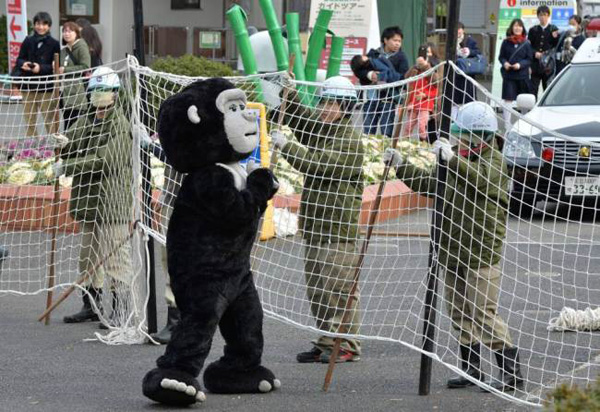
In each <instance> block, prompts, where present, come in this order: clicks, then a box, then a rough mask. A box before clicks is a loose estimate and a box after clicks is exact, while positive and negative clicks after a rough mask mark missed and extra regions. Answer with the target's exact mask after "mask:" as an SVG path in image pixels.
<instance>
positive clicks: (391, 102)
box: [363, 26, 409, 137]
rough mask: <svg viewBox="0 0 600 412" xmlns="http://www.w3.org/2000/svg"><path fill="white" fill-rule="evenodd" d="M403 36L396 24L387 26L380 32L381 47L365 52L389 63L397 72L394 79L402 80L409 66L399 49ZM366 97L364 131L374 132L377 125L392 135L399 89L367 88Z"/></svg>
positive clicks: (384, 132)
mask: <svg viewBox="0 0 600 412" xmlns="http://www.w3.org/2000/svg"><path fill="white" fill-rule="evenodd" d="M403 38H404V35H403V33H402V30H400V28H399V27H398V26H394V27H388V28H386V29H384V30H383V33H382V34H381V43H382V45H381V47H379V48H378V49H371V50H369V52H368V53H367V57H368V58H369V59H370V60H372V61H375V60H377V59H379V60H383V61H385V60H387V62H389V63H391V66H392V67H393V68H394V70H395V71H396V72H397V74H398V76H393V77H394V78H395V79H396V80H395V81H397V80H402V79H403V78H404V74H405V73H406V72H407V71H408V68H409V65H408V59H407V58H406V55H405V54H404V52H403V51H402V50H401V47H402V39H403ZM387 62H386V63H387ZM368 99H369V100H368V101H367V103H366V104H365V108H364V112H363V115H364V124H363V126H364V132H365V133H366V134H376V133H377V128H378V126H379V127H380V129H381V133H382V134H385V135H386V136H388V137H392V133H393V131H394V117H395V114H396V106H397V105H398V103H400V100H401V96H400V91H399V90H398V88H389V89H382V90H369V92H368Z"/></svg>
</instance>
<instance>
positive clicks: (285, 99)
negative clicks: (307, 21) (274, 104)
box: [269, 53, 296, 170]
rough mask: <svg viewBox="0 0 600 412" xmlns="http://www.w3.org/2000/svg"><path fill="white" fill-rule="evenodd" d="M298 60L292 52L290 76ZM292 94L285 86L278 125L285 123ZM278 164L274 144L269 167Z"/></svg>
mask: <svg viewBox="0 0 600 412" xmlns="http://www.w3.org/2000/svg"><path fill="white" fill-rule="evenodd" d="M295 62H296V55H295V54H294V53H292V54H291V55H290V61H289V67H288V76H290V77H292V73H294V63H295ZM289 94H290V88H289V87H284V89H283V96H282V98H281V105H280V106H279V116H278V117H277V126H278V127H281V126H282V125H283V119H284V118H285V110H286V109H287V104H288V95H289ZM276 166H277V149H275V147H274V146H273V153H271V162H270V164H269V168H270V169H271V170H273V169H275V167H276Z"/></svg>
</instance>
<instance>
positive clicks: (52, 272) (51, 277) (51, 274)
mask: <svg viewBox="0 0 600 412" xmlns="http://www.w3.org/2000/svg"><path fill="white" fill-rule="evenodd" d="M59 67H60V56H59V54H58V53H54V74H55V75H58V71H59ZM59 89H60V82H59V80H58V78H57V80H56V85H55V87H54V89H53V90H52V99H53V100H54V103H55V104H56V106H55V108H54V121H55V122H56V123H55V124H58V125H59V126H60V124H59V122H60V113H59V111H58V99H59ZM60 150H61V149H60V146H58V147H56V149H55V151H54V155H55V162H58V161H59V160H60ZM59 202H60V180H59V177H58V176H56V178H55V180H54V197H53V199H52V212H51V213H52V223H51V224H50V227H51V230H52V241H51V246H50V267H49V268H48V295H47V296H46V310H48V308H49V307H50V306H52V296H53V294H54V290H53V288H54V282H55V278H56V236H57V234H58V204H59ZM44 324H45V325H49V324H50V316H47V317H46V320H45V322H44Z"/></svg>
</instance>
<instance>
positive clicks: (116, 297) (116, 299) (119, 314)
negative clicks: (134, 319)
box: [98, 290, 128, 329]
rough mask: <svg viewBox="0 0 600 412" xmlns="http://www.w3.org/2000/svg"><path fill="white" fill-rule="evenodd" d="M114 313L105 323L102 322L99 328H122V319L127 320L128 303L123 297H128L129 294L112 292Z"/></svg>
mask: <svg viewBox="0 0 600 412" xmlns="http://www.w3.org/2000/svg"><path fill="white" fill-rule="evenodd" d="M111 294H112V312H111V313H110V315H109V316H108V318H107V319H106V323H105V322H100V325H99V326H98V327H99V328H100V329H109V328H110V327H118V326H121V319H120V318H122V319H123V320H124V319H126V318H127V316H128V313H127V312H128V311H127V302H126V301H125V300H124V299H123V297H122V295H124V296H127V294H128V293H127V292H125V291H123V292H119V293H117V292H116V291H114V290H113V291H112V292H111Z"/></svg>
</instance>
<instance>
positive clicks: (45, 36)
mask: <svg viewBox="0 0 600 412" xmlns="http://www.w3.org/2000/svg"><path fill="white" fill-rule="evenodd" d="M50 27H52V18H51V17H50V15H49V14H48V13H46V12H39V13H37V14H36V15H35V16H34V17H33V30H34V33H33V34H32V35H31V36H27V37H26V38H25V40H23V43H22V44H21V49H20V50H19V56H18V57H17V62H16V64H15V67H14V69H13V71H12V75H13V76H18V77H23V78H33V77H42V76H51V75H52V73H53V70H52V62H53V60H54V54H55V53H60V44H59V42H58V40H56V39H55V38H53V37H52V36H51V35H50ZM36 80H38V79H36ZM19 85H20V89H21V94H22V96H23V116H24V117H25V122H26V123H27V137H30V138H32V137H36V136H37V131H36V122H37V115H38V113H39V112H41V113H42V116H43V117H44V122H45V124H46V132H48V133H49V134H52V133H56V132H57V131H58V126H59V124H58V122H55V121H54V113H55V111H56V107H55V106H56V102H55V101H54V100H53V98H52V91H53V89H54V86H53V83H52V82H51V81H48V82H47V83H41V84H31V83H28V82H27V81H26V80H25V81H24V82H23V83H19Z"/></svg>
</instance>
